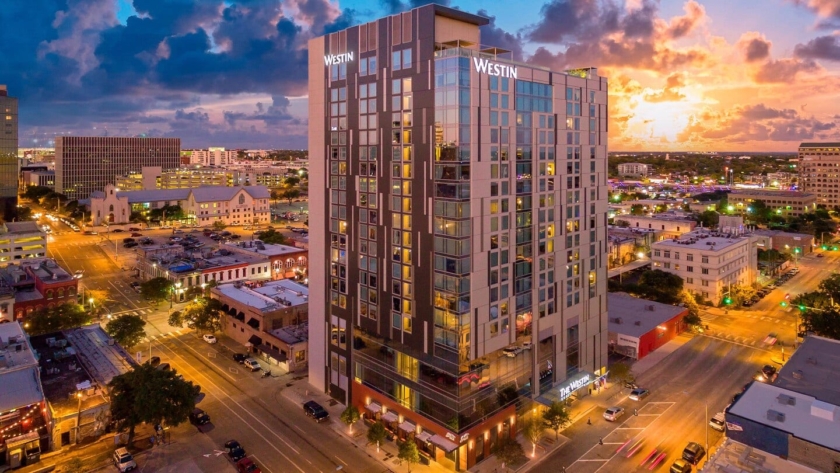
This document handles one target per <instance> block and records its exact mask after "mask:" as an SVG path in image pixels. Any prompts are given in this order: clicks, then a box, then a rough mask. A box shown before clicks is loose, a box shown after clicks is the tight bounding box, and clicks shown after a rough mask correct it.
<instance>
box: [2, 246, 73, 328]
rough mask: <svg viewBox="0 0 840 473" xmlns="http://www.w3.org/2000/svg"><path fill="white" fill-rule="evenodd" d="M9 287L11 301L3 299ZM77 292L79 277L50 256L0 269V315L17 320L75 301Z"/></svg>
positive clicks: (23, 261)
mask: <svg viewBox="0 0 840 473" xmlns="http://www.w3.org/2000/svg"><path fill="white" fill-rule="evenodd" d="M9 290H11V291H12V292H13V294H14V301H13V302H12V301H8V300H4V297H3V296H4V295H7V293H8V292H9ZM78 291H79V280H78V279H76V278H75V277H73V275H71V274H70V273H69V272H67V271H66V270H65V269H64V268H62V267H61V266H60V265H59V264H58V263H57V262H56V261H55V260H54V259H51V258H38V259H31V260H22V261H20V262H18V263H17V264H13V265H9V266H7V267H5V268H2V269H0V314H3V315H5V316H6V317H8V314H11V313H14V320H17V321H21V320H23V319H25V318H26V316H27V315H29V314H31V313H32V312H34V311H36V310H39V309H43V308H49V307H56V306H59V305H61V304H66V303H75V302H76V295H77V293H78ZM12 311H13V312H12Z"/></svg>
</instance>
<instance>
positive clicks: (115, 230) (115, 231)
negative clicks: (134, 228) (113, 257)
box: [111, 228, 125, 233]
mask: <svg viewBox="0 0 840 473" xmlns="http://www.w3.org/2000/svg"><path fill="white" fill-rule="evenodd" d="M124 231H125V230H123V229H122V228H115V229H113V230H111V233H122V232H124Z"/></svg>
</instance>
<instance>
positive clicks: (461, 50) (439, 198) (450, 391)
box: [309, 5, 607, 470]
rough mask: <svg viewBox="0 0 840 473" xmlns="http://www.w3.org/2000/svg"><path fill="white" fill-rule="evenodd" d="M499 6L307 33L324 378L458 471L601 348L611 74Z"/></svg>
mask: <svg viewBox="0 0 840 473" xmlns="http://www.w3.org/2000/svg"><path fill="white" fill-rule="evenodd" d="M487 23H488V19H487V18H483V17H480V16H476V15H472V14H469V13H465V12H462V11H458V10H454V9H451V8H447V7H443V6H440V5H427V6H423V7H420V8H416V9H413V10H411V11H408V12H405V13H402V14H399V15H394V16H390V17H387V18H383V19H379V20H375V21H372V22H370V23H367V24H363V25H359V26H354V27H351V28H348V29H346V30H342V31H338V32H335V33H331V34H329V35H328V36H324V37H320V38H315V39H313V40H311V41H310V43H309V107H310V109H309V117H310V121H309V153H310V155H309V158H310V159H309V163H310V168H309V172H310V183H309V185H310V190H311V192H310V200H309V210H310V222H309V224H310V228H311V232H310V239H309V243H310V245H311V247H310V249H311V251H310V254H309V258H310V265H309V271H310V274H309V279H310V286H311V288H312V290H314V291H317V293H313V294H311V296H312V297H311V302H310V304H314V303H316V301H323V302H322V304H323V305H322V306H321V307H317V308H313V310H312V311H311V312H310V318H311V319H312V323H311V324H310V338H309V343H310V352H311V353H310V357H309V360H310V364H309V367H310V370H309V373H310V375H309V378H310V382H311V383H313V384H314V385H315V386H316V387H317V388H318V389H323V390H324V391H325V392H327V393H329V394H330V395H331V396H332V397H333V398H335V399H337V400H338V401H340V402H342V403H348V404H353V405H356V406H358V407H359V408H360V410H361V411H362V412H365V414H366V415H368V416H373V417H375V418H379V419H381V420H383V421H385V422H386V426H387V427H388V428H390V429H392V430H393V431H394V434H395V435H397V436H398V437H399V438H413V439H414V440H415V441H416V442H417V444H418V447H419V448H420V449H421V450H422V451H424V452H426V454H428V455H429V457H430V458H431V459H432V460H433V461H436V462H439V463H441V464H442V465H444V466H446V467H447V468H450V469H453V470H466V469H467V468H471V467H472V466H473V465H475V464H476V463H477V462H480V461H481V460H483V459H485V458H487V457H488V456H489V455H490V451H491V450H492V446H493V445H495V443H496V441H497V440H498V438H499V437H500V436H507V435H514V434H515V431H516V422H517V419H516V418H515V416H516V410H515V405H514V402H515V401H516V400H517V399H524V400H525V401H526V402H527V401H528V399H536V398H538V397H541V394H542V395H549V393H550V392H555V393H556V395H557V396H559V397H560V398H565V397H568V396H570V395H576V396H581V395H588V394H589V392H590V391H591V390H593V389H594V388H593V387H592V384H593V383H594V382H596V381H598V378H599V377H600V376H602V375H604V374H605V372H606V364H607V358H606V356H607V317H606V292H607V291H606V266H607V261H606V248H605V247H604V246H603V244H602V243H601V242H603V241H605V240H606V210H607V188H606V177H607V176H606V173H607V163H606V157H607V155H606V152H607V150H606V142H607V138H606V121H607V81H606V79H605V78H603V77H600V76H598V74H597V71H596V70H595V69H594V68H587V69H578V70H572V71H567V72H554V71H550V70H546V69H542V68H539V67H534V66H530V65H525V64H520V63H516V62H513V61H511V60H509V59H506V57H507V56H508V55H509V54H508V53H507V52H506V51H504V50H502V49H499V48H496V47H493V46H492V45H491V46H487V47H484V46H480V44H481V38H480V37H479V36H480V33H479V27H480V26H481V25H485V24H487ZM315 281H317V282H315ZM525 343H533V348H532V349H530V350H525V351H523V350H522V345H523V344H525ZM510 345H516V346H517V347H518V348H515V349H514V348H511V350H509V351H508V353H507V356H505V352H504V351H503V349H504V348H505V347H508V346H510ZM528 346H530V345H528ZM536 380H539V381H536ZM531 381H534V382H531ZM501 391H505V392H507V393H508V394H510V396H501V397H500V396H498V393H499V392H501Z"/></svg>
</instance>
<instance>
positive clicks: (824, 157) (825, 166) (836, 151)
mask: <svg viewBox="0 0 840 473" xmlns="http://www.w3.org/2000/svg"><path fill="white" fill-rule="evenodd" d="M839 185H840V142H831V143H800V145H799V188H800V190H801V191H802V192H808V193H810V194H815V195H816V197H817V204H818V205H825V206H826V207H828V208H833V207H836V206H838V205H840V187H838V186H839Z"/></svg>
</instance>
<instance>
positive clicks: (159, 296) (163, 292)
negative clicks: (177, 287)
mask: <svg viewBox="0 0 840 473" xmlns="http://www.w3.org/2000/svg"><path fill="white" fill-rule="evenodd" d="M172 287H173V283H172V281H170V280H169V279H166V278H161V277H158V278H152V279H149V280H148V281H145V282H143V283H141V284H140V294H141V295H142V296H143V297H144V298H146V299H149V300H152V301H155V302H160V301H163V300H166V299H167V298H169V297H171V295H172Z"/></svg>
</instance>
